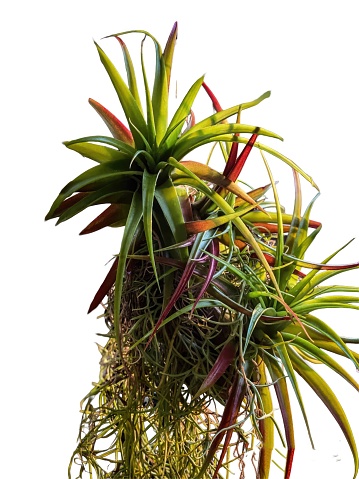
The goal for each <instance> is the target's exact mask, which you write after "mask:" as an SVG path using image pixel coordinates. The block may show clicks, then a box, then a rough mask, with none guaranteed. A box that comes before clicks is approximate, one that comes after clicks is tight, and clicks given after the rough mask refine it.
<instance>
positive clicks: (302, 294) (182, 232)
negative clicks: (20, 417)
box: [46, 24, 359, 479]
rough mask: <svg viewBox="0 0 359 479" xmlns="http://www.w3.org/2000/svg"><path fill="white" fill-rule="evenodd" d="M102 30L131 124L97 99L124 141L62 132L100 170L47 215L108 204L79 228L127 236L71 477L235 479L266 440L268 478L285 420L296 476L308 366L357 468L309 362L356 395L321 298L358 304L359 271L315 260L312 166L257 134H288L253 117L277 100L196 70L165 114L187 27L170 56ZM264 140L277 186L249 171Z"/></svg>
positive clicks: (107, 296)
mask: <svg viewBox="0 0 359 479" xmlns="http://www.w3.org/2000/svg"><path fill="white" fill-rule="evenodd" d="M130 33H140V34H142V35H143V37H144V38H143V40H142V42H141V49H140V60H141V76H142V83H143V91H144V95H143V96H144V101H142V97H141V93H140V92H141V89H140V87H139V84H138V78H137V74H136V73H135V68H134V65H133V63H132V59H131V55H130V53H129V50H128V49H127V47H126V44H125V42H124V40H123V38H124V37H125V36H126V35H127V34H130ZM107 38H109V39H110V40H112V41H117V42H118V44H119V48H121V49H122V52H123V57H124V63H125V67H126V72H127V79H126V80H125V79H124V78H122V76H121V75H120V73H119V71H118V70H117V69H116V67H115V66H114V64H113V63H112V62H111V60H110V59H109V58H108V56H107V55H106V53H105V52H104V51H103V49H102V48H101V47H100V46H99V45H97V44H96V48H97V50H98V53H99V56H100V59H101V62H102V64H103V66H104V67H105V69H106V72H107V74H108V76H109V78H110V80H111V82H112V84H113V86H114V88H115V90H116V92H117V95H118V98H119V100H120V104H121V106H122V110H123V114H124V121H126V123H127V124H125V123H123V122H122V121H120V120H119V119H118V118H116V117H115V116H114V115H113V114H112V113H111V112H110V111H109V110H107V109H106V108H105V107H104V106H102V105H101V104H100V103H98V102H97V101H95V100H92V99H90V104H91V106H92V107H93V108H94V109H95V110H96V112H97V113H98V114H99V115H100V117H101V118H102V119H103V120H104V122H105V124H106V125H107V127H108V129H109V130H110V132H111V134H112V136H105V135H100V136H88V137H85V138H79V139H76V140H72V141H67V142H65V145H66V146H67V148H69V149H71V150H73V151H75V152H77V153H80V154H81V155H83V156H85V157H87V158H89V159H90V160H93V161H95V163H97V164H96V166H94V167H92V168H90V169H88V170H87V171H85V172H84V173H82V174H80V175H79V176H78V177H77V178H75V179H74V180H72V181H71V182H70V183H68V184H67V185H66V186H65V187H64V188H63V189H62V190H61V192H60V194H59V195H58V197H57V198H56V199H55V201H54V203H53V205H52V206H51V208H50V211H49V212H48V214H47V216H46V219H53V218H58V220H57V224H60V223H62V222H64V221H66V220H68V219H70V218H72V217H74V216H76V215H78V214H79V213H81V212H82V211H84V210H85V209H87V208H89V207H91V206H94V205H102V204H103V205H107V206H106V207H105V209H104V210H103V212H102V213H101V214H100V215H98V216H96V218H95V219H94V220H93V221H92V222H91V223H90V224H89V225H88V226H86V227H85V228H84V229H83V230H82V231H81V233H80V234H83V235H85V234H89V233H93V232H95V231H98V230H100V229H102V228H105V227H115V228H118V227H122V228H123V236H122V241H121V247H120V250H119V252H116V253H115V254H114V256H113V261H112V264H111V267H110V269H109V271H108V273H107V275H106V277H105V279H104V280H103V282H102V284H101V285H100V287H99V290H98V292H97V293H96V294H95V297H94V299H93V301H92V302H91V305H90V309H89V312H91V311H93V310H95V309H96V308H97V307H99V306H100V305H101V304H102V306H103V312H102V314H101V316H102V317H103V318H104V321H105V323H106V325H107V327H108V332H107V333H106V334H103V335H102V336H104V337H105V338H106V343H105V345H102V346H99V350H100V353H101V361H100V376H99V380H98V382H96V383H94V386H93V388H92V389H91V391H90V392H89V393H88V394H87V395H86V396H85V398H84V399H83V401H82V420H81V426H80V433H79V438H78V445H77V447H76V450H75V451H74V454H73V456H72V458H71V461H70V466H69V477H71V473H72V471H73V470H74V469H76V477H97V478H112V479H115V478H131V479H132V478H136V479H137V478H143V479H145V478H146V479H154V478H163V479H164V478H170V479H173V478H175V477H178V478H181V479H184V478H192V479H193V478H196V479H200V478H213V479H214V478H217V477H220V478H223V477H228V474H229V472H228V471H229V470H230V469H231V468H233V467H234V464H235V463H236V464H237V466H238V467H239V468H240V469H242V472H243V467H242V466H243V457H244V454H245V452H246V451H248V450H249V448H250V447H251V445H252V444H255V445H256V447H258V448H259V459H258V462H257V465H256V470H257V476H258V477H259V478H261V479H265V478H268V477H269V472H270V466H271V462H272V451H273V449H274V437H275V429H278V430H280V429H281V427H283V429H284V436H281V437H282V440H283V442H284V443H285V444H286V447H287V456H286V463H285V466H284V469H283V471H284V478H285V479H289V477H290V473H291V466H292V461H293V454H294V450H295V442H294V420H293V417H292V412H291V402H290V399H289V392H288V389H289V384H290V385H291V387H292V388H293V390H294V393H295V396H296V398H297V400H298V402H299V405H300V408H301V411H302V414H303V417H304V420H305V422H306V425H307V430H308V434H309V438H310V440H311V441H312V437H311V432H310V428H309V420H308V418H307V415H306V411H305V401H304V400H303V398H302V396H301V393H300V389H299V385H298V381H297V376H298V375H299V376H301V377H302V378H303V379H304V380H305V381H306V382H307V383H308V384H309V386H311V388H312V389H313V390H314V392H315V393H316V394H317V395H318V396H319V398H320V399H321V400H322V402H323V404H324V405H325V406H326V407H327V408H328V409H329V411H330V412H331V414H332V415H333V417H334V419H335V420H336V421H337V423H338V424H339V426H340V428H341V429H342V431H343V434H344V436H345V438H346V440H347V442H348V445H349V447H350V449H351V452H352V455H353V459H354V477H355V476H356V475H357V473H358V452H357V447H356V444H355V439H354V437H353V433H352V430H351V427H350V423H349V421H348V419H347V417H346V415H345V412H344V411H343V408H342V406H341V404H340V402H339V401H338V399H337V398H336V396H335V394H334V392H333V391H332V390H331V388H330V387H329V385H328V384H327V383H326V382H325V381H324V379H323V378H322V377H321V376H320V375H319V373H318V372H317V371H316V369H315V367H314V368H313V367H312V366H311V363H314V364H324V365H326V366H327V367H329V368H331V369H332V370H333V371H334V372H335V373H337V374H338V375H339V376H342V378H343V379H344V380H346V381H347V382H348V383H349V384H350V385H351V386H353V387H354V388H355V389H356V390H357V391H359V384H358V383H357V382H356V381H355V380H354V379H353V377H352V376H351V375H350V374H349V373H348V372H347V370H346V369H344V368H343V367H342V366H341V365H340V364H339V363H338V362H337V361H336V360H335V355H339V356H343V357H345V358H347V359H348V360H349V361H350V362H351V363H352V364H353V366H354V368H357V369H358V368H359V354H357V353H356V352H355V351H353V350H352V349H350V347H349V346H348V344H350V343H354V342H358V340H355V339H349V338H345V337H341V336H340V335H339V334H338V333H336V332H335V331H334V330H333V329H332V328H331V327H329V325H328V324H326V323H325V322H324V321H323V320H321V319H320V318H319V317H318V316H317V315H316V312H317V311H319V310H321V309H323V308H352V309H358V308H359V306H358V304H359V295H358V293H359V288H357V287H349V286H337V285H334V286H331V285H328V283H327V280H329V279H330V278H332V277H334V276H335V275H337V274H339V273H341V272H343V271H345V270H349V269H353V268H356V267H358V266H359V263H354V264H349V265H340V266H333V265H332V264H331V260H332V258H333V257H334V256H335V255H336V254H338V253H339V251H340V250H338V251H336V252H335V253H333V254H332V255H331V256H330V257H328V258H325V259H324V260H323V261H321V262H320V263H314V262H310V261H308V260H306V259H305V254H306V252H307V249H308V248H309V247H310V245H311V244H312V242H313V241H314V239H315V238H316V237H317V235H318V233H319V232H320V230H321V224H320V223H319V222H317V221H313V220H312V219H311V218H310V215H311V210H312V207H313V204H314V201H315V199H316V197H315V198H314V200H313V201H311V202H310V204H309V206H307V208H306V209H304V211H303V207H302V195H301V186H300V176H302V177H303V178H304V179H305V180H307V181H309V182H310V183H311V184H312V185H313V187H315V188H317V186H316V184H315V183H314V181H313V180H312V179H311V178H310V177H309V176H308V175H307V174H306V173H305V172H304V171H302V170H301V169H300V168H299V167H298V166H297V165H296V164H294V163H293V162H292V161H291V160H290V159H289V158H287V157H285V156H284V155H282V154H281V153H279V152H278V151H276V150H274V149H273V148H272V147H269V146H266V145H264V144H263V143H261V142H259V138H260V137H261V136H263V137H272V138H274V139H277V140H281V137H280V136H279V135H277V134H275V133H273V132H271V131H269V130H267V129H264V128H261V127H258V126H252V125H247V124H244V123H242V121H241V120H242V116H243V115H244V111H245V110H246V109H248V108H252V107H255V106H256V105H258V104H259V103H261V102H262V101H263V100H265V99H266V98H268V97H269V95H270V93H269V92H266V93H264V94H263V95H261V96H260V97H259V98H257V99H256V100H253V101H249V102H245V103H241V104H236V105H235V106H233V107H231V108H226V109H222V108H221V106H220V104H219V102H218V100H217V98H216V96H215V95H214V94H213V92H212V91H211V89H210V88H209V87H208V86H207V85H206V84H205V83H204V78H203V77H201V78H199V79H198V80H196V81H195V82H194V83H193V85H192V86H191V87H190V89H189V90H188V92H187V93H186V95H185V97H184V98H183V100H182V102H181V103H180V104H179V107H178V109H177V110H176V111H175V113H174V115H173V116H172V118H171V120H170V121H168V101H169V85H170V78H171V69H172V61H173V54H174V48H175V42H176V38H177V24H175V25H174V27H173V29H172V31H171V33H170V35H169V38H168V40H167V43H166V46H165V49H164V50H163V51H162V49H161V46H160V44H159V43H158V41H157V40H156V39H155V38H154V37H153V36H152V35H151V34H149V33H148V32H145V31H141V30H135V31H126V32H122V33H118V34H114V35H110V36H109V37H107ZM148 39H149V40H150V41H152V42H153V45H154V50H155V70H154V78H153V81H152V84H150V82H149V80H148V77H147V74H146V69H145V61H144V42H145V41H148ZM201 89H204V90H205V91H206V93H207V94H208V96H209V99H210V101H211V102H212V104H213V108H214V113H213V114H211V115H210V116H208V117H207V118H204V119H202V120H201V121H199V122H196V121H195V117H194V114H193V112H192V107H193V103H194V101H195V99H196V97H197V95H198V94H199V92H200V90H201ZM143 103H144V104H143ZM208 144H212V145H213V147H216V148H217V149H219V151H220V153H221V155H222V157H223V158H224V161H225V167H224V170H223V171H222V172H219V171H217V170H216V169H214V168H213V167H212V166H210V160H211V158H212V157H211V156H210V158H207V156H205V157H204V158H203V157H202V159H201V161H197V160H193V159H191V158H193V157H196V155H197V157H198V158H200V157H201V154H202V152H203V149H202V148H200V147H202V146H204V145H208ZM253 149H255V150H258V151H260V153H261V155H262V157H263V165H264V167H265V168H266V170H267V172H268V184H266V185H259V186H256V187H255V188H250V187H248V186H246V183H244V182H243V180H242V178H241V172H242V169H243V166H244V165H245V163H246V162H247V161H248V158H249V156H250V154H251V153H252V151H253ZM192 152H193V153H192ZM190 153H192V155H190V156H191V158H189V154H190ZM265 154H270V155H272V156H274V157H275V158H276V159H277V160H280V161H283V162H284V163H286V164H287V165H288V168H289V169H290V170H291V171H292V172H293V173H291V174H293V182H294V191H295V201H294V207H293V211H292V213H289V214H288V213H286V212H285V210H284V208H283V206H282V204H281V203H280V200H279V195H278V192H277V188H276V183H275V181H274V179H273V175H272V172H271V170H270V168H269V164H268V161H267V159H266V157H265ZM206 155H207V153H206ZM202 156H203V155H202ZM269 190H271V191H272V194H273V200H272V201H269V200H268V199H267V198H266V193H267V192H268V191H269ZM331 353H334V354H331ZM274 397H275V398H276V400H277V402H278V405H279V413H277V412H276V413H274V406H273V398H274ZM279 418H281V423H282V426H281V425H280V423H278V419H279ZM241 477H242V476H241Z"/></svg>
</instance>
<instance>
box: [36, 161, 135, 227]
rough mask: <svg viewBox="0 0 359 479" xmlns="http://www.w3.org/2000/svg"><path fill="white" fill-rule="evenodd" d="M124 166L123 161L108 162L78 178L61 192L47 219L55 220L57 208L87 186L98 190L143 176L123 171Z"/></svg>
mask: <svg viewBox="0 0 359 479" xmlns="http://www.w3.org/2000/svg"><path fill="white" fill-rule="evenodd" d="M122 166H125V167H126V164H125V165H123V162H121V161H114V162H107V163H103V164H100V165H97V166H94V167H93V168H90V169H89V170H87V171H85V172H84V173H82V174H81V175H79V176H77V177H76V178H75V179H74V180H72V181H70V183H68V184H67V185H66V186H65V187H64V188H63V189H62V190H61V191H60V194H59V195H58V197H57V198H56V200H55V201H54V203H53V204H52V206H51V208H50V210H49V212H48V213H47V215H46V217H45V219H46V220H48V219H51V218H53V217H54V216H53V215H54V214H55V212H56V210H57V208H58V207H59V206H60V205H61V203H62V202H63V201H64V199H66V198H68V197H69V196H71V195H72V194H73V193H75V192H77V191H80V190H82V189H83V188H85V187H86V186H89V185H91V186H92V189H98V188H101V187H103V186H105V185H106V184H108V183H111V182H113V181H115V180H119V179H121V178H122V177H128V178H129V179H130V178H131V176H132V177H134V176H136V175H142V173H141V172H136V171H121V168H122ZM116 169H117V171H116Z"/></svg>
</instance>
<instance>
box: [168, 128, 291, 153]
mask: <svg viewBox="0 0 359 479" xmlns="http://www.w3.org/2000/svg"><path fill="white" fill-rule="evenodd" d="M235 133H257V134H258V135H264V136H269V137H272V138H277V139H279V140H282V138H281V137H280V136H279V135H277V134H276V133H273V132H271V131H269V130H265V129H264V128H259V127H257V126H251V125H244V124H241V123H240V124H237V123H227V124H220V125H213V126H208V127H204V128H202V129H200V130H197V129H196V130H194V128H190V129H189V130H188V131H187V132H186V133H185V134H184V135H182V136H181V137H180V138H179V139H178V141H177V143H176V144H175V147H174V149H173V152H172V156H173V157H175V158H176V159H177V160H181V159H182V158H183V157H184V156H185V155H186V154H187V153H189V152H190V151H192V150H194V149H195V148H197V147H198V146H202V145H205V144H206V143H211V142H213V141H217V140H219V139H221V140H222V141H229V142H231V141H233V134H235ZM224 135H227V136H224ZM247 141H248V140H247Z"/></svg>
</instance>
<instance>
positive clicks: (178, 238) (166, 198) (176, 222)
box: [155, 178, 188, 261]
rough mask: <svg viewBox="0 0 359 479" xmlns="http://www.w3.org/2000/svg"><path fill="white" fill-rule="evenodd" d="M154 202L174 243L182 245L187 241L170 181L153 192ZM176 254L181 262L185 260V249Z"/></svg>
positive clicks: (181, 215) (176, 197)
mask: <svg viewBox="0 0 359 479" xmlns="http://www.w3.org/2000/svg"><path fill="white" fill-rule="evenodd" d="M155 197H156V200H157V202H158V204H159V206H160V208H161V210H162V212H163V215H164V217H165V219H166V221H167V223H168V225H169V227H170V229H171V231H172V234H173V237H174V239H175V243H182V242H183V241H186V239H187V233H186V229H185V226H184V220H183V214H182V210H181V206H180V202H179V199H178V195H177V192H176V188H175V187H174V186H173V183H172V180H171V179H170V178H167V179H166V181H164V182H163V183H162V184H161V185H158V187H157V188H156V190H155ZM178 254H179V255H180V258H181V259H182V260H183V261H186V258H187V254H188V252H187V248H179V249H178Z"/></svg>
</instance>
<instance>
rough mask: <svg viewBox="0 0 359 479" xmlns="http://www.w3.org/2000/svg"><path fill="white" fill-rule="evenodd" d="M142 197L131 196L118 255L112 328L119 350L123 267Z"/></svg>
mask: <svg viewBox="0 0 359 479" xmlns="http://www.w3.org/2000/svg"><path fill="white" fill-rule="evenodd" d="M142 213H143V210H142V198H141V193H140V192H139V191H136V192H135V193H134V195H133V197H132V202H131V206H130V210H129V212H128V217H127V222H126V226H125V229H124V232H123V237H122V241H121V249H120V252H119V255H118V266H117V272H116V281H115V296H114V313H113V315H114V329H115V339H116V341H117V344H118V347H119V350H120V351H121V339H120V308H121V298H122V287H123V281H124V275H125V268H126V262H127V255H128V252H129V250H130V247H131V244H132V241H133V238H134V236H135V233H136V230H137V227H138V225H139V222H140V221H141V218H142Z"/></svg>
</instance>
